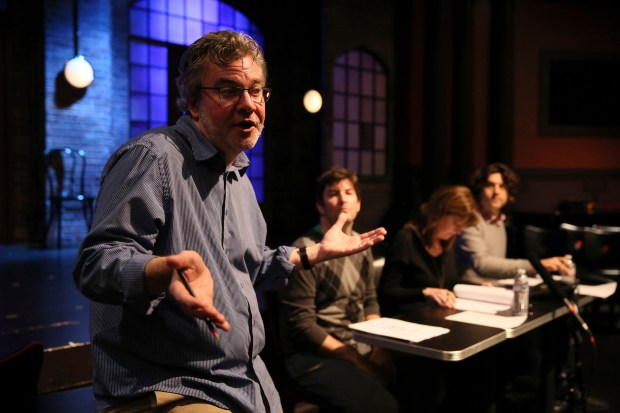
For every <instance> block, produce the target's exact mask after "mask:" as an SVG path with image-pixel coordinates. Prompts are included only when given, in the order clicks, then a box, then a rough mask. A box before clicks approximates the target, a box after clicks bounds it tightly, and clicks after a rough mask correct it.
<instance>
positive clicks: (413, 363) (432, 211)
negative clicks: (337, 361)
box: [379, 186, 495, 413]
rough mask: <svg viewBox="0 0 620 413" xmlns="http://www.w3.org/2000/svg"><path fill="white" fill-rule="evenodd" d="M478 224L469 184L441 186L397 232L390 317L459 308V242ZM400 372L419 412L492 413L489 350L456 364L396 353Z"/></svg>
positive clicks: (389, 262)
mask: <svg viewBox="0 0 620 413" xmlns="http://www.w3.org/2000/svg"><path fill="white" fill-rule="evenodd" d="M477 222H478V215H477V214H476V203H475V201H474V198H473V196H472V194H471V192H470V191H469V189H468V188H467V187H465V186H446V187H442V188H439V189H437V190H435V191H434V192H433V193H432V194H431V196H430V198H429V200H428V202H426V203H425V204H423V205H422V206H421V207H420V210H419V212H418V214H417V216H416V217H415V218H414V219H413V220H412V221H409V222H407V223H406V224H405V225H404V226H403V227H402V228H401V229H400V230H399V231H398V232H397V233H396V235H395V236H394V239H393V240H392V242H391V244H390V248H389V250H388V252H387V254H386V260H385V267H384V269H383V273H382V275H381V279H380V284H379V300H380V301H379V302H380V306H381V313H382V314H383V315H384V316H393V315H398V314H406V313H410V312H411V311H413V310H415V309H416V308H418V307H423V306H425V305H428V304H429V302H430V304H431V305H439V306H442V307H447V308H454V298H455V297H454V294H453V293H452V291H451V289H452V287H453V286H454V284H456V282H457V281H458V276H457V271H456V263H455V257H454V253H453V248H452V247H453V245H454V241H455V238H456V236H457V235H458V234H460V232H461V230H462V229H463V228H465V227H468V226H471V225H475V224H476V223H477ZM393 358H394V361H395V363H396V365H398V366H399V371H410V372H412V374H408V375H401V376H399V381H398V383H397V386H396V388H395V390H394V391H395V393H396V394H397V397H398V398H399V399H401V400H402V399H408V404H409V405H412V406H415V411H416V412H434V413H435V412H441V413H443V412H452V411H459V410H462V405H463V403H466V404H467V406H468V409H467V411H471V412H480V413H483V412H484V413H486V412H488V411H492V408H493V404H494V398H495V388H494V384H493V381H494V378H495V373H494V368H493V366H494V365H495V363H494V361H495V358H494V354H493V352H491V351H486V352H483V353H480V354H476V355H474V356H472V357H470V358H469V359H468V360H462V361H459V362H458V363H456V364H452V363H446V362H445V361H440V360H433V359H430V358H426V357H419V356H413V355H408V354H404V353H400V352H394V353H393Z"/></svg>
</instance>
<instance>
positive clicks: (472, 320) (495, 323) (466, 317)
mask: <svg viewBox="0 0 620 413" xmlns="http://www.w3.org/2000/svg"><path fill="white" fill-rule="evenodd" d="M526 319H527V315H518V316H501V315H495V314H484V313H478V312H474V311H463V312H460V313H456V314H452V315H449V316H448V317H446V320H451V321H459V322H461V323H469V324H476V325H479V326H487V327H495V328H501V329H503V330H508V329H510V328H515V327H517V326H520V325H521V324H523V323H524V322H525V320H526Z"/></svg>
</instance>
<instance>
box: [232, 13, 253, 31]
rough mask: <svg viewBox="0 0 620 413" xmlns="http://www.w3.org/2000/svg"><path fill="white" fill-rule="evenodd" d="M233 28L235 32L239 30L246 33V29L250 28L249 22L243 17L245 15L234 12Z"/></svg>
mask: <svg viewBox="0 0 620 413" xmlns="http://www.w3.org/2000/svg"><path fill="white" fill-rule="evenodd" d="M235 27H236V28H237V30H240V31H242V32H246V33H247V32H248V29H249V28H250V21H249V20H248V18H247V17H245V15H243V13H240V12H238V11H237V12H235Z"/></svg>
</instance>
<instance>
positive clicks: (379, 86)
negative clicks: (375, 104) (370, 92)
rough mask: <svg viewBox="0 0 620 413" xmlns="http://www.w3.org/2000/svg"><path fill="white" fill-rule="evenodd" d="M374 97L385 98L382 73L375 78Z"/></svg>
mask: <svg viewBox="0 0 620 413" xmlns="http://www.w3.org/2000/svg"><path fill="white" fill-rule="evenodd" d="M375 82H376V83H375V95H376V96H377V97H379V98H384V99H385V98H386V97H387V96H386V89H387V88H386V85H385V75H384V74H383V73H377V74H376V76H375Z"/></svg>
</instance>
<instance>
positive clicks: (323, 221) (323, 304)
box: [280, 167, 399, 413]
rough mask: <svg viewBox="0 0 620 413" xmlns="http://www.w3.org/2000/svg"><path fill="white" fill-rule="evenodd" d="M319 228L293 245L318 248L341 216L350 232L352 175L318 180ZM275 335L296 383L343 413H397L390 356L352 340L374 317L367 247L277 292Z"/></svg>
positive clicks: (355, 198) (356, 200) (342, 172)
mask: <svg viewBox="0 0 620 413" xmlns="http://www.w3.org/2000/svg"><path fill="white" fill-rule="evenodd" d="M315 201H316V208H317V211H318V213H319V223H318V224H317V225H316V226H315V227H313V228H311V229H310V230H308V231H307V232H306V233H305V234H304V235H303V236H301V237H300V238H299V239H297V240H296V241H295V243H294V245H295V246H296V247H298V248H300V250H301V252H302V257H303V248H304V247H308V246H310V245H314V244H317V243H320V242H321V238H322V237H323V233H324V232H325V231H326V230H327V229H329V228H330V226H331V223H333V222H335V221H336V220H337V219H338V217H339V216H340V215H341V214H346V215H347V222H346V224H345V225H344V227H343V229H342V230H343V231H344V232H345V233H348V234H352V233H353V223H354V221H355V218H356V217H357V214H358V213H359V211H360V208H361V200H360V192H359V187H358V180H357V176H356V175H355V174H353V173H352V172H350V171H348V170H346V169H343V168H339V167H334V168H331V169H330V170H328V171H327V172H325V173H324V174H322V175H321V176H320V177H319V178H318V180H317V187H316V192H315ZM280 298H281V307H280V334H281V339H282V348H283V351H284V353H285V366H286V369H287V372H288V373H289V375H290V376H291V377H292V379H293V380H295V382H296V383H297V384H298V385H300V386H301V387H303V388H305V389H306V390H307V391H309V392H310V393H313V394H315V395H317V396H319V397H321V398H322V399H324V400H326V401H328V402H329V403H330V404H331V405H333V407H335V408H336V409H337V410H338V411H341V412H368V413H376V412H383V413H386V412H388V413H389V412H398V410H399V408H398V403H397V401H396V400H395V398H394V397H393V395H392V394H391V393H390V392H389V391H388V390H387V388H386V385H387V384H388V383H389V382H390V381H391V380H392V379H393V376H394V366H393V364H392V362H391V359H390V356H389V353H388V352H387V351H386V350H384V349H381V348H379V347H371V346H369V345H368V344H364V343H358V342H356V341H355V340H354V339H353V337H352V334H351V331H350V330H349V329H348V328H347V326H348V325H349V324H350V323H356V322H359V321H364V320H370V319H373V318H377V317H379V305H378V302H377V295H376V287H375V274H374V269H373V255H372V252H371V250H370V249H368V250H366V251H364V252H361V253H358V254H354V255H350V256H348V257H346V258H339V259H334V260H331V261H329V262H324V263H321V264H317V265H314V266H310V265H306V266H305V269H304V270H300V271H298V272H297V274H293V275H292V276H291V278H290V279H289V284H288V286H287V287H286V288H284V289H283V290H280Z"/></svg>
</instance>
